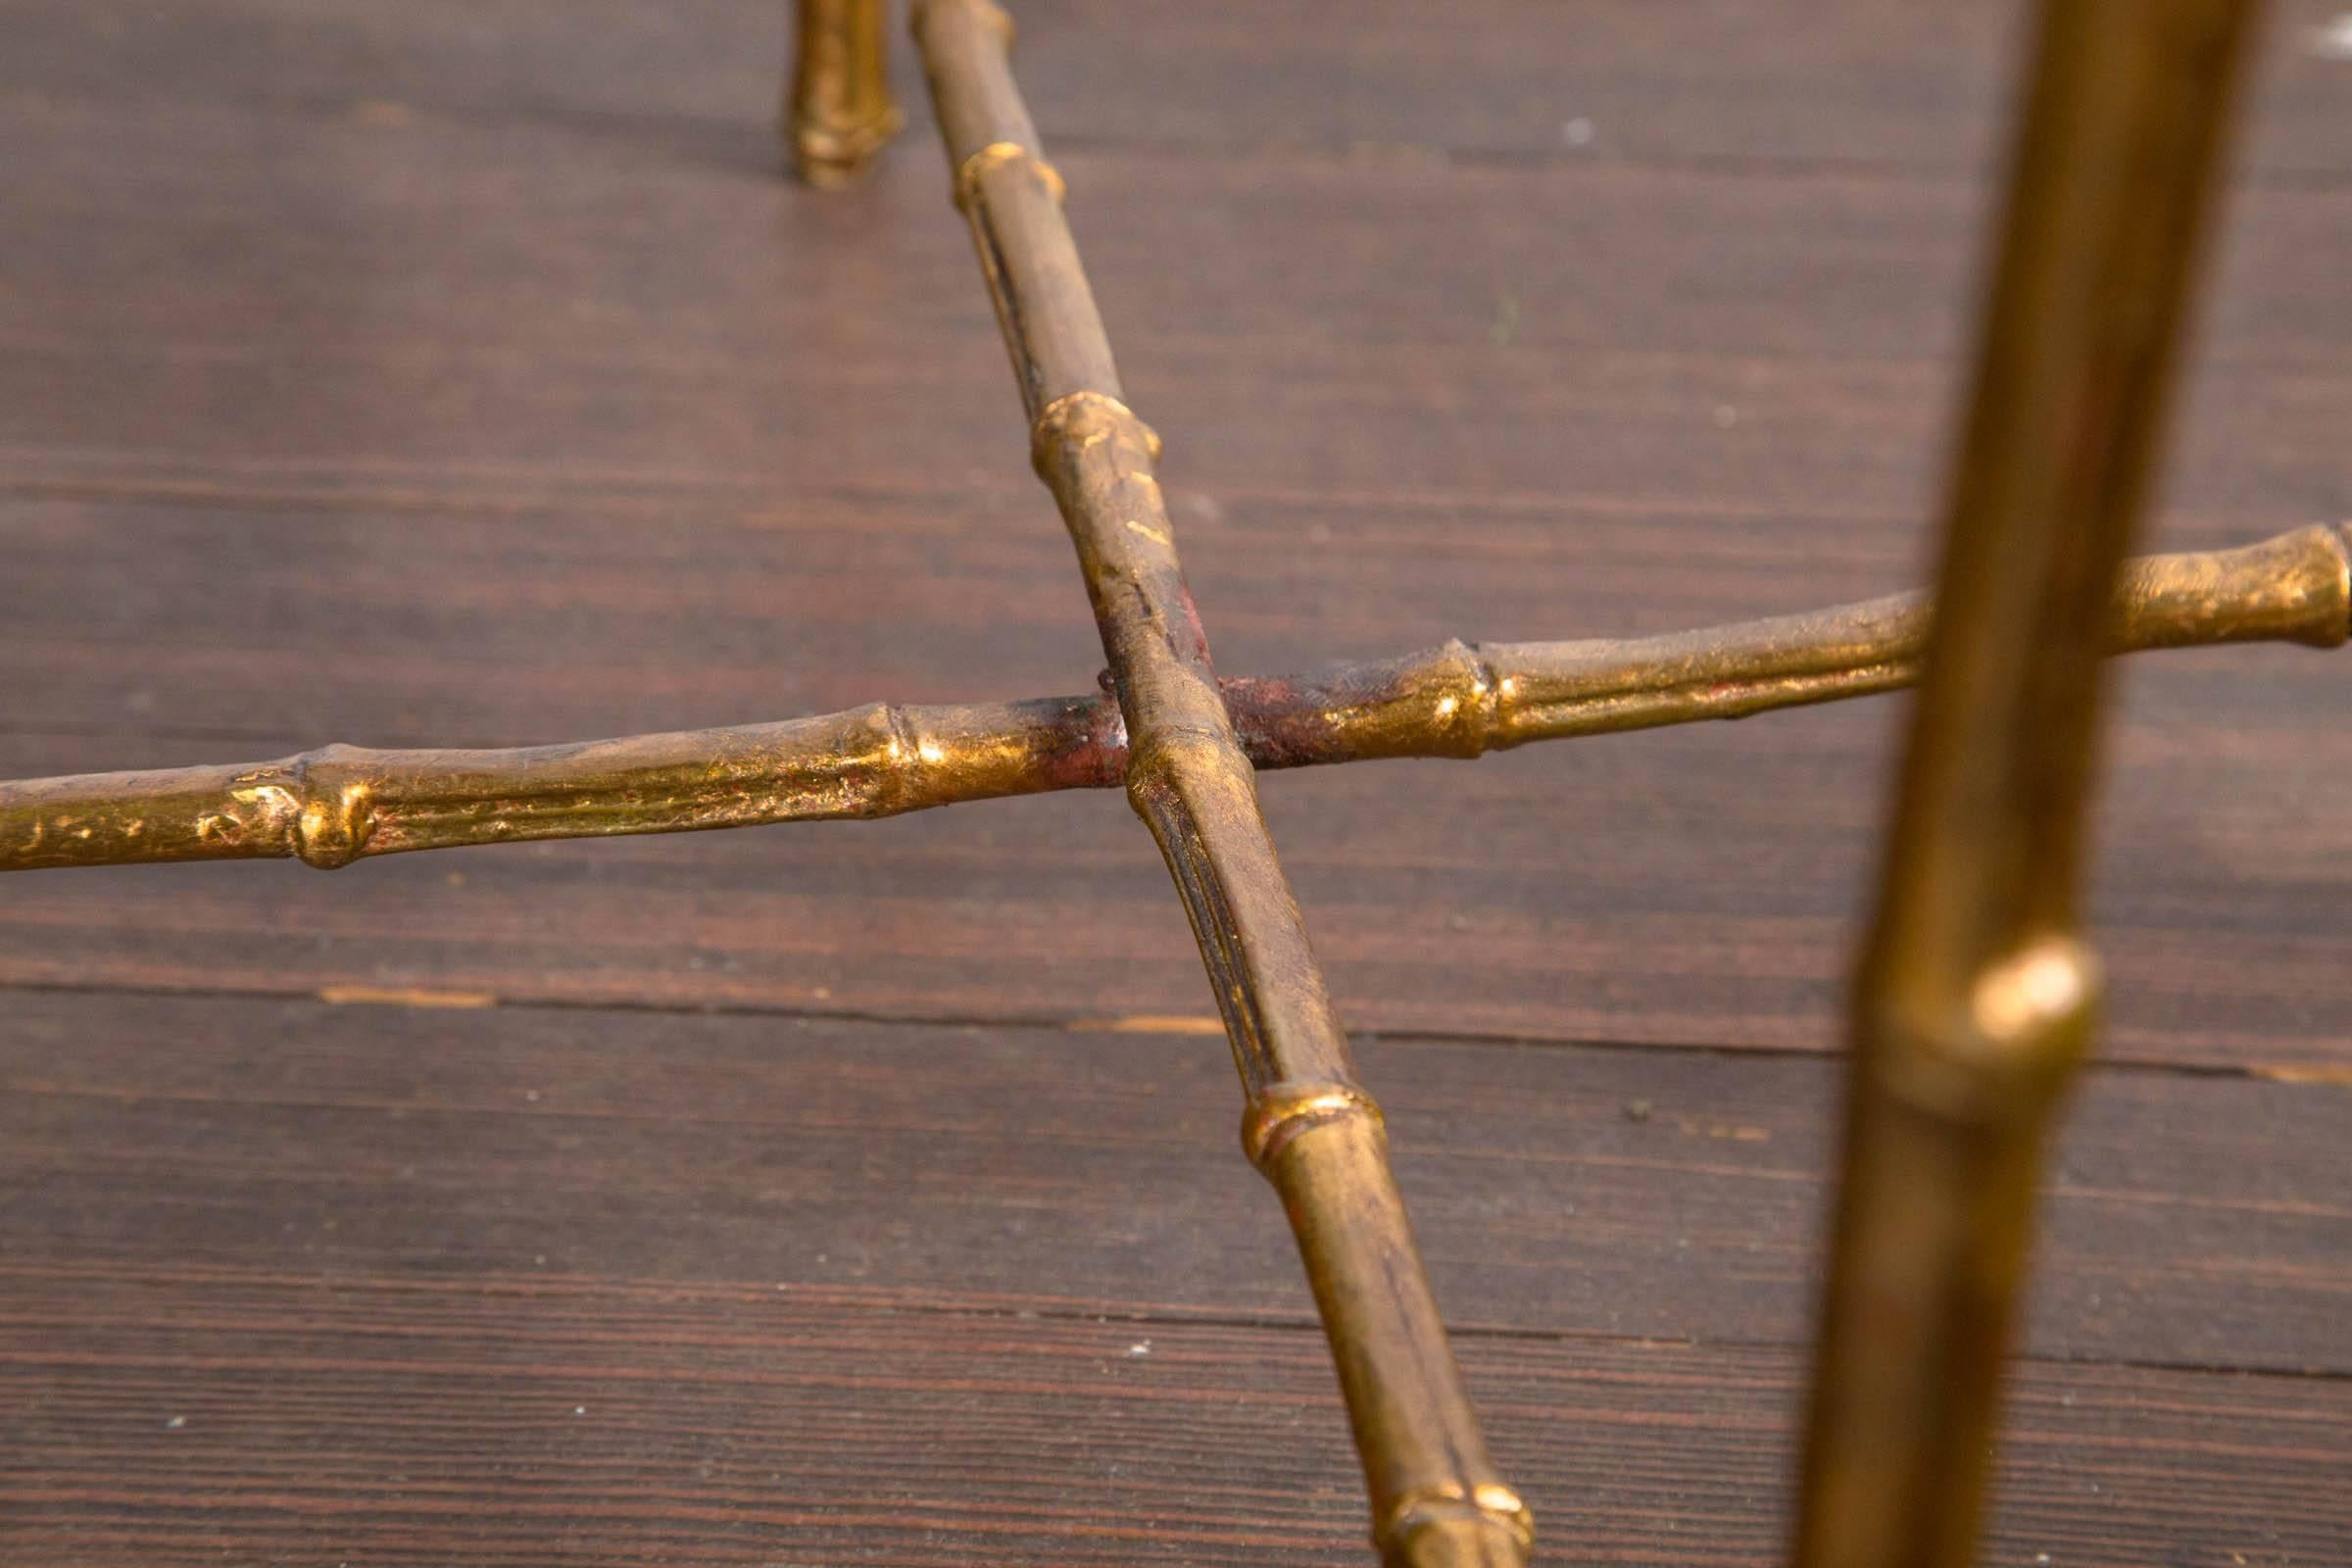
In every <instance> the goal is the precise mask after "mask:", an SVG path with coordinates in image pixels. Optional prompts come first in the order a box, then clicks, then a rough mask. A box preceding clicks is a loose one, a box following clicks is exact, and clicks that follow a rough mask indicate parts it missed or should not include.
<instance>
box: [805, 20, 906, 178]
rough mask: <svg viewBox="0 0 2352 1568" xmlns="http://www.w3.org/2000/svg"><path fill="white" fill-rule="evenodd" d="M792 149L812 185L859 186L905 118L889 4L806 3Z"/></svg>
mask: <svg viewBox="0 0 2352 1568" xmlns="http://www.w3.org/2000/svg"><path fill="white" fill-rule="evenodd" d="M799 5H800V36H799V43H798V47H797V49H796V51H795V55H794V62H793V75H792V84H791V88H790V90H789V92H788V93H787V95H786V99H785V105H784V127H783V128H784V145H785V147H786V149H787V151H788V152H789V153H790V155H791V157H792V165H793V168H794V169H795V170H796V171H797V172H799V174H800V176H801V178H803V179H805V180H807V181H808V182H809V184H811V185H825V186H830V185H840V184H845V183H847V182H848V181H849V180H851V179H853V178H855V177H856V176H857V175H858V172H859V171H860V170H862V169H864V167H865V166H866V163H867V162H868V161H869V160H870V159H871V158H872V157H873V156H874V154H875V153H877V152H879V151H881V150H882V145H883V143H885V142H887V141H889V140H890V138H891V137H892V135H894V134H895V133H896V132H897V131H898V128H899V126H900V124H901V123H903V121H904V119H905V117H904V116H902V115H901V114H900V113H899V106H898V105H897V104H896V103H895V102H893V101H892V99H891V96H890V74H889V65H890V55H889V49H888V47H887V45H886V44H885V43H884V41H883V13H884V11H885V9H886V0H799Z"/></svg>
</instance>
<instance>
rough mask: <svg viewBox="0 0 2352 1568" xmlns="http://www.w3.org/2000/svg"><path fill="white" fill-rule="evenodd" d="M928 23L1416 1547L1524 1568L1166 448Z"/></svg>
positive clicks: (987, 250)
mask: <svg viewBox="0 0 2352 1568" xmlns="http://www.w3.org/2000/svg"><path fill="white" fill-rule="evenodd" d="M915 33H916V37H917V38H918V39H919V40H920V42H921V45H922V52H923V62H924V66H925V69H926V71H927V73H928V74H929V77H930V82H931V95H932V100H933V102H934V104H935V105H936V106H937V108H938V111H939V122H940V129H941V134H942V135H943V136H944V138H945V139H946V142H947V148H948V157H949V160H950V162H951V164H952V165H953V167H954V169H955V195H956V205H957V206H959V207H960V208H962V209H963V212H964V215H965V217H966V218H967V219H968V220H969V221H970V223H971V229H972V238H973V241H974V243H975V245H976V247H977V249H978V252H979V258H980V264H981V269H982V270H983V272H984V273H985V274H986V277H987V280H988V285H989V289H990V292H991V294H992V295H993V296H994V298H995V301H996V306H997V315H998V319H999V320H1000V321H1001V322H1002V324H1003V326H1004V329H1005V345H1006V347H1007V348H1008V349H1009V350H1010V352H1011V356H1012V364H1013V370H1014V374H1015V376H1016V377H1017V378H1018V380H1019V383H1020V389H1021V398H1022V403H1023V406H1024V407H1025V409H1026V410H1027V413H1028V415H1029V418H1030V420H1031V451H1032V456H1033V458H1034V460H1035V463H1036V466H1037V470H1038V473H1039V474H1040V475H1041V476H1042V477H1043V478H1044V479H1045V481H1046V483H1047V485H1048V486H1049V487H1051V488H1052V490H1053V492H1054V499H1055V500H1056V501H1057V502H1058V503H1059V504H1060V507H1061V515H1062V518H1063V520H1064V522H1066V523H1067V524H1068V527H1069V532H1070V538H1071V541H1072V542H1073V543H1074V544H1075V545H1076V547H1077V551H1078V558H1079V562H1080V564H1081V565H1082V566H1083V568H1084V572H1085V577H1086V586H1087V591H1088V594H1089V596H1090V597H1091V599H1092V601H1093V604H1094V611H1095V620H1096V624H1097V626H1098V628H1099V629H1100V630H1101V632H1102V636H1103V652H1104V653H1105V655H1107V657H1108V659H1109V662H1110V669H1111V674H1112V677H1113V680H1114V682H1115V684H1116V687H1117V696H1118V700H1119V708H1120V711H1121V714H1122V715H1123V717H1124V719H1125V721H1126V727H1127V732H1128V739H1129V752H1128V766H1127V793H1128V798H1129V799H1130V800H1131V801H1132V802H1133V803H1134V806H1135V809H1136V810H1137V812H1138V813H1140V814H1141V815H1142V816H1143V818H1144V820H1145V821H1146V822H1147V823H1148V824H1149V825H1150V826H1151V829H1152V835H1153V837H1154V838H1156V839H1157V840H1158V842H1159V847H1160V851H1161V854H1162V855H1163V856H1164V857H1165V858H1166V860H1167V864H1168V870H1169V872H1170V874H1171V875H1172V876H1173V877H1174V878H1175V881H1176V885H1177V889H1178V891H1179V892H1180V893H1181V895H1182V897H1183V900H1184V906H1185V910H1186V913H1187V914H1189V915H1190V916H1191V918H1192V923H1193V933H1194V935H1195V937H1196V938H1197V939H1198V940H1199V942H1200V946H1201V957H1202V959H1203V961H1204V962H1205V963H1206V965H1207V968H1208V973H1209V978H1210V981H1211V983H1212V984H1213V985H1214V987H1215V990H1216V998H1217V1006H1218V1009H1219V1010H1220V1011H1221V1012H1222V1013H1223V1015H1224V1020H1225V1030H1226V1035H1227V1037H1228V1039H1229V1040H1230V1041H1231V1043H1232V1046H1233V1054H1234V1060H1235V1062H1236V1064H1237V1065H1238V1066H1239V1067H1240V1069H1241V1074H1242V1080H1243V1084H1244V1087H1245V1091H1246V1094H1247V1097H1248V1107H1247V1110H1246V1112H1245V1115H1244V1118H1243V1142H1244V1145H1245V1147H1246V1148H1247V1149H1248V1151H1249V1153H1250V1158H1251V1159H1252V1160H1253V1161H1254V1162H1255V1163H1256V1165H1257V1167H1258V1169H1260V1170H1261V1171H1263V1172H1264V1173H1265V1175H1266V1177H1267V1178H1268V1180H1270V1181H1271V1182H1272V1183H1273V1184H1274V1186H1275V1189H1276V1190H1277V1191H1278V1192H1280V1193H1281V1195H1282V1201H1283V1206H1284V1208H1285V1209H1286V1210H1287V1211H1288V1213H1289V1215H1290V1220H1291V1227H1292V1230H1293V1231H1294V1232H1295V1234H1296V1235H1297V1237H1298V1241H1299V1252H1300V1254H1301V1256H1302V1257H1303V1259H1304V1261H1305V1265H1306V1274H1307V1280H1308V1283H1309V1285H1310V1286H1311V1288H1312V1289H1313V1292H1314V1297H1315V1302H1316V1305H1317V1307H1318V1308H1319V1310H1320V1311H1321V1312H1322V1315H1323V1322H1324V1326H1325V1329H1326V1331H1327V1332H1328V1334H1329V1336H1330V1339H1331V1345H1332V1351H1333V1355H1334V1357H1335V1359H1336V1360H1337V1362H1338V1369H1339V1376H1340V1387H1341V1392H1342V1394H1343V1396H1344V1397H1345V1398H1346V1400H1347V1404H1348V1417H1349V1420H1350V1422H1351V1424H1352V1426H1353V1429H1354V1435H1355V1442H1356V1448H1357V1451H1358V1452H1359V1453H1360V1454H1361V1455H1362V1458H1363V1464H1364V1475H1365V1480H1366V1483H1367V1486H1368V1488H1369V1491H1370V1493H1371V1500H1372V1510H1373V1536H1374V1539H1375V1540H1376V1541H1377V1542H1378V1543H1379V1544H1380V1548H1381V1551H1382V1554H1383V1555H1384V1556H1385V1557H1386V1558H1387V1560H1388V1561H1389V1562H1390V1563H1391V1564H1394V1565H1412V1568H1472V1565H1478V1568H1516V1565H1517V1564H1520V1563H1523V1562H1524V1561H1525V1560H1526V1555H1527V1549H1528V1544H1529V1539H1530V1533H1531V1532H1530V1526H1529V1522H1528V1516H1527V1511H1526V1509H1525V1508H1524V1507H1522V1506H1521V1504H1520V1501H1519V1497H1518V1495H1516V1494H1515V1493H1513V1492H1512V1491H1511V1490H1510V1489H1509V1488H1507V1487H1505V1486H1504V1485H1503V1484H1502V1481H1501V1478H1500V1477H1499V1476H1498V1475H1497V1474H1496V1473H1495V1467H1494V1464H1493V1462H1492V1461H1491V1460H1490V1459H1489V1458H1488V1456H1487V1449H1486V1443H1485V1440H1484V1439H1483V1438H1482V1437H1481V1436H1480V1433H1479V1429H1478V1422H1477V1419H1476V1418H1475V1417H1474V1416H1473V1415H1472V1414H1471V1411H1470V1404H1469V1400H1468V1398H1467V1397H1466V1396H1465V1395H1464V1393H1463V1390H1462V1383H1461V1375H1460V1373H1459V1372H1458V1371H1457V1370H1456V1369H1455V1366H1454V1362H1453V1354H1452V1351H1451V1350H1450V1349H1449V1348H1447V1346H1446V1331H1445V1326H1444V1324H1443V1323H1441V1322H1440V1321H1439V1317H1438V1308H1437V1302H1436V1300H1435V1299H1434V1298H1433V1297H1432V1296H1431V1294H1430V1289H1429V1282H1428V1279H1427V1277H1426V1275H1425V1274H1424V1273H1423V1270H1422V1267H1421V1259H1420V1255H1419V1252H1418V1251H1417V1250H1416V1249H1415V1247H1414V1245H1413V1238H1412V1232H1411V1229H1410V1227H1409V1226H1408V1225H1407V1224H1406V1221H1405V1215H1404V1205H1403V1203H1402V1201H1400V1200H1399V1199H1398V1197H1397V1188H1396V1184H1395V1183H1394V1182H1393V1181H1392V1180H1391V1178H1390V1175H1389V1162H1388V1147H1387V1136H1386V1134H1385V1132H1384V1131H1383V1127H1382V1122H1381V1116H1380V1112H1379V1110H1378V1108H1377V1107H1376V1106H1374V1104H1373V1103H1372V1101H1371V1099H1370V1098H1369V1097H1368V1096H1367V1095H1366V1094H1365V1093H1364V1091H1363V1089H1362V1088H1361V1087H1360V1086H1359V1085H1358V1084H1357V1082H1356V1078H1355V1071H1354V1066H1353V1064H1352V1063H1351V1062H1350V1060H1349V1059H1348V1042H1347V1038H1346V1036H1345V1035H1343V1034H1342V1033H1341V1031H1340V1026H1339V1022H1338V1020H1337V1019H1336V1018H1335V1017H1334V1016H1333V1014H1332V1008H1331V999H1330V997H1329V996H1328V995H1327V993H1326V992H1325V989H1324V984H1323V975H1322V971H1321V969H1320V967H1319V966H1318V965H1317V963H1316V961H1315V956H1314V954H1313V952H1312V951H1311V950H1310V948H1309V947H1308V944H1307V939H1306V930H1305V927H1304V925H1303V924H1302V923H1301V921H1300V919H1299V907H1298V905H1297V904H1296V903H1295V902H1294V901H1293V899H1292V897H1291V891H1290V888H1289V885H1288V884H1287V883H1286V882H1285V880H1284V878H1283V874H1282V868H1281V865H1280V864H1279V862H1278V861H1277V860H1276V858H1275V855H1274V845H1273V841H1272V840H1271V839H1270V838H1269V837H1268V836H1267V834H1266V826H1265V822H1264V819H1263V818H1262V817H1261V816H1260V815H1259V814H1258V807H1257V792H1256V785H1255V782H1254V777H1253V774H1252V772H1251V770H1250V761H1249V759H1248V758H1247V757H1246V756H1245V755H1244V752H1243V748H1242V744H1241V740H1240V738H1239V736H1238V735H1237V734H1236V733H1235V729H1234V724H1233V720H1232V718H1231V716H1230V715H1229V714H1228V713H1227V711H1226V708H1225V704H1224V701H1223V699H1222V698H1221V697H1220V696H1219V694H1218V691H1217V683H1216V677H1215V674H1214V673H1213V671H1212V670H1211V669H1210V666H1209V659H1208V643H1207V639H1206V637H1205V635H1204V634H1203V632H1202V630H1201V621H1200V618H1199V616H1198V615H1196V614H1195V613H1194V610H1193V604H1192V599H1191V596H1190V595H1189V594H1188V593H1187V591H1186V589H1185V584H1184V576H1183V572H1182V569H1181V567H1180V566H1179V564H1178V562H1177V557H1176V547H1175V542H1174V538H1173V534H1172V531H1171V524H1170V522H1169V518H1168V514H1167V510H1166V508H1165V507H1164V506H1163V505H1162V504H1161V500H1160V491H1159V483H1158V480H1157V478H1156V477H1155V475H1154V465H1155V462H1156V460H1157V458H1158V456H1159V441H1158V438H1157V437H1156V436H1154V435H1153V434H1152V431H1151V430H1150V429H1149V428H1148V427H1147V426H1146V425H1145V424H1144V422H1143V421H1142V420H1141V419H1139V418H1138V417H1136V416H1135V414H1134V413H1133V412H1131V411H1130V410H1129V409H1128V407H1127V405H1126V403H1125V402H1124V400H1123V397H1122V393H1121V389H1120V386H1119V380H1118V372H1117V370H1116V368H1114V367H1113V365H1112V362H1111V354H1110V344H1109V340H1108V339H1107V338H1106V337H1105V335H1104V334H1103V322H1102V319H1101V317H1100V316H1099V315H1098V314H1097V313H1096V310H1095V303H1094V297H1093V294H1092V292H1091V291H1090V290H1089V288H1088V286H1087V281H1086V274H1085V272H1084V270H1082V269H1081V267H1080V266H1079V262H1078V252H1077V248H1076V246H1075V244H1074V243H1073V241H1072V239H1071V237H1070V229H1069V224H1068V223H1067V221H1065V220H1064V219H1063V217H1062V205H1061V204H1062V181H1061V177H1060V175H1058V174H1057V173H1055V172H1054V169H1053V167H1052V166H1051V165H1049V164H1047V163H1046V161H1045V159H1044V158H1043V157H1042V156H1041V154H1040V151H1039V147H1038V140H1037V132H1036V129H1035V128H1034V127H1033V126H1032V125H1031V124H1030V123H1029V116H1028V113H1027V111H1026V110H1025V109H1024V108H1023V107H1022V104H1021V100H1020V94H1019V92H1018V90H1017V89H1016V88H1015V87H1014V86H1013V82H1012V76H1011V73H1010V71H1009V70H1008V68H1007V66H1006V62H1005V49H1006V45H1007V43H1008V42H1009V39H1010V34H1011V26H1010V24H1009V23H1008V22H1007V21H1006V19H1005V15H1004V13H1003V12H1001V11H999V10H998V9H997V8H996V7H995V6H993V5H990V4H988V3H987V0H921V3H918V5H917V6H916V9H915Z"/></svg>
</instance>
